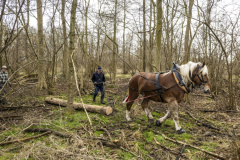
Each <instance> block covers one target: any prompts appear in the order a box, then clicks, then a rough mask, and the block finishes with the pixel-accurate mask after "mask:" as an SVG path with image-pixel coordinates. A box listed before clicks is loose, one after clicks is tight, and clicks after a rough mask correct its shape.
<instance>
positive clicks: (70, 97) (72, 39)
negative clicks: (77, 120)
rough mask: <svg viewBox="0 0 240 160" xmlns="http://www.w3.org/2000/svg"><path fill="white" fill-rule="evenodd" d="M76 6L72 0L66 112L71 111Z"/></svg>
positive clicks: (74, 0)
mask: <svg viewBox="0 0 240 160" xmlns="http://www.w3.org/2000/svg"><path fill="white" fill-rule="evenodd" d="M76 8H77V0H73V2H72V9H71V21H70V33H69V37H70V41H69V53H68V63H69V70H68V100H67V112H68V113H72V112H73V96H74V95H73V86H74V81H73V80H74V79H73V75H74V69H73V63H72V61H71V55H72V52H74V42H75V24H76Z"/></svg>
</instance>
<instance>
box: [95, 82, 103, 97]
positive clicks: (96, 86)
mask: <svg viewBox="0 0 240 160" xmlns="http://www.w3.org/2000/svg"><path fill="white" fill-rule="evenodd" d="M99 90H100V92H101V100H102V99H104V86H103V85H95V93H94V97H96V96H97V94H98V92H99Z"/></svg>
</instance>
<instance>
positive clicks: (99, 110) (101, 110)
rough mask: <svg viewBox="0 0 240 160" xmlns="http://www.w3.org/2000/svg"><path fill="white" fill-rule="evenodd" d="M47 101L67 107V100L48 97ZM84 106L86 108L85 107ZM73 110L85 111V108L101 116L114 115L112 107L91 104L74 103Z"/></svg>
mask: <svg viewBox="0 0 240 160" xmlns="http://www.w3.org/2000/svg"><path fill="white" fill-rule="evenodd" d="M45 101H46V102H47V103H50V104H55V105H60V106H63V107H66V106H67V100H63V99H57V98H52V97H46V98H45ZM83 106H84V107H83ZM73 108H74V109H75V110H84V108H85V109H86V110H87V111H89V112H97V113H101V114H106V115H109V114H111V113H112V107H109V106H106V107H105V106H98V105H90V104H84V105H83V104H82V103H76V102H73Z"/></svg>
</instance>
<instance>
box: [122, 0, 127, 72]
mask: <svg viewBox="0 0 240 160" xmlns="http://www.w3.org/2000/svg"><path fill="white" fill-rule="evenodd" d="M123 5H124V6H123V7H124V8H123V12H124V13H123V47H122V50H123V74H126V73H127V70H126V64H125V61H126V44H125V43H126V42H125V29H126V0H124V3H123Z"/></svg>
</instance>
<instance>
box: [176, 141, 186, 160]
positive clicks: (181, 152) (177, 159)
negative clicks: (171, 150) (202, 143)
mask: <svg viewBox="0 0 240 160" xmlns="http://www.w3.org/2000/svg"><path fill="white" fill-rule="evenodd" d="M185 146H186V145H185V144H184V145H183V146H182V148H181V151H180V153H179V155H178V156H177V158H176V160H179V158H180V156H181V155H182V154H183V151H184V149H185Z"/></svg>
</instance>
